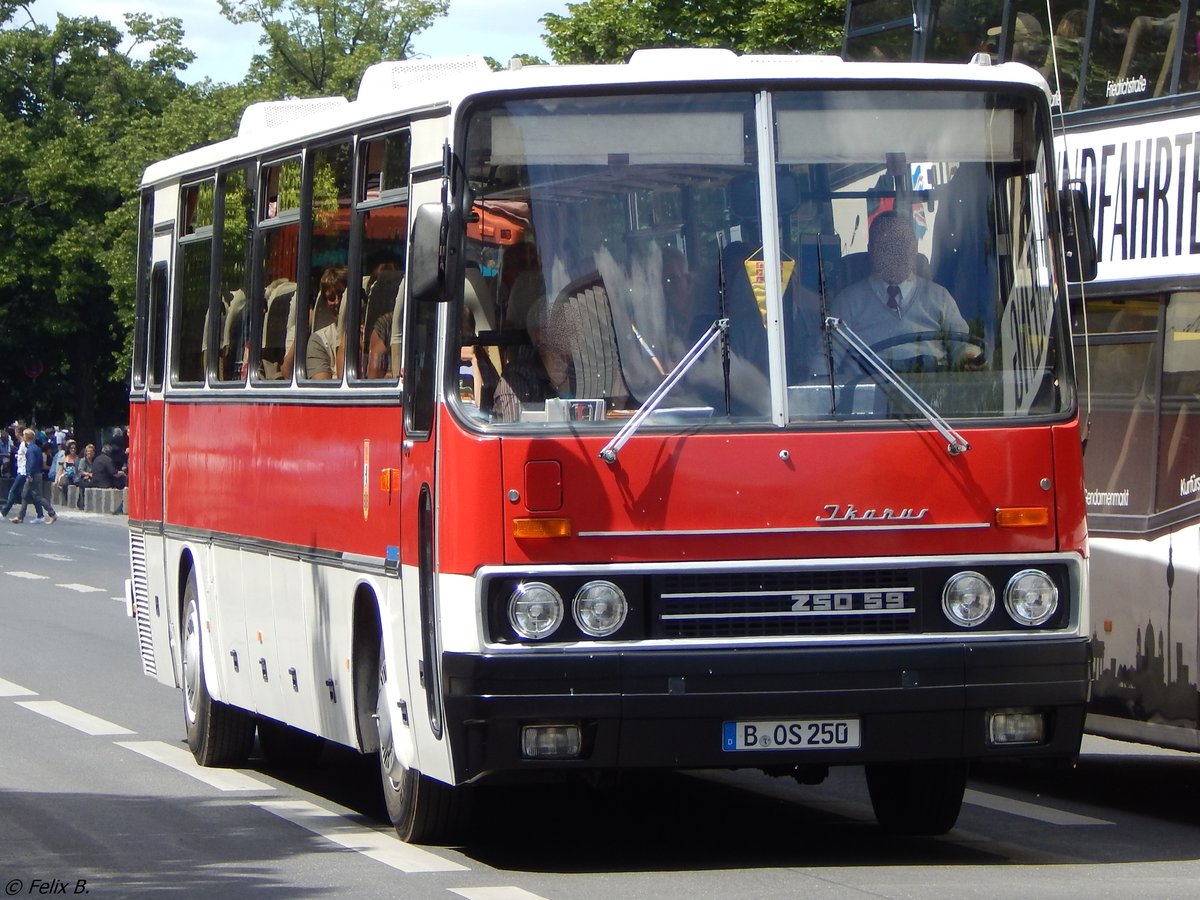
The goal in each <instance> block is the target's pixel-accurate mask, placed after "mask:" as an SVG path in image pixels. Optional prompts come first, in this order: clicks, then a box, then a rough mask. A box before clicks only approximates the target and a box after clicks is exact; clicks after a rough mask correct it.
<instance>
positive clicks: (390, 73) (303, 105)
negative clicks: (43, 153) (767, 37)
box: [142, 48, 1050, 186]
mask: <svg viewBox="0 0 1200 900" xmlns="http://www.w3.org/2000/svg"><path fill="white" fill-rule="evenodd" d="M832 79H836V80H837V81H840V82H847V81H864V82H867V81H870V82H873V83H878V82H891V83H898V84H910V85H913V84H917V83H919V84H924V85H927V86H929V87H936V88H942V89H944V88H947V87H951V86H953V85H956V84H960V85H961V84H979V85H989V84H991V85H996V86H1001V85H1003V86H1008V87H1014V86H1028V87H1033V88H1037V89H1040V90H1041V91H1042V92H1043V93H1044V94H1045V96H1046V97H1047V100H1049V97H1050V90H1049V87H1048V86H1047V84H1046V81H1045V79H1044V78H1042V76H1041V75H1040V73H1038V72H1037V71H1036V70H1034V69H1032V68H1030V67H1029V66H1026V65H1023V64H1021V63H1011V62H1009V63H1003V64H1001V65H998V66H988V65H976V64H971V63H910V62H864V63H853V62H844V61H842V59H841V58H840V57H836V56H798V55H791V56H785V55H773V56H772V55H752V54H747V55H743V56H739V55H737V54H735V53H734V52H733V51H731V50H725V49H720V48H675V49H653V50H638V51H636V52H635V53H634V54H633V56H632V57H630V60H629V62H627V63H622V64H617V65H578V66H576V65H571V66H550V65H544V66H543V65H535V66H523V67H519V68H513V69H508V70H504V71H500V72H493V71H492V70H491V69H490V67H489V66H488V65H487V63H486V62H485V61H484V59H483V58H482V57H450V58H440V59H415V60H403V61H398V62H384V63H378V64H377V65H374V66H372V67H371V68H369V69H368V70H367V71H366V73H365V74H364V75H363V79H362V82H361V83H360V86H359V94H358V97H357V99H355V100H354V101H347V100H346V99H345V98H344V97H323V98H310V99H301V100H283V101H275V102H267V103H256V104H254V105H252V106H250V107H248V108H247V110H246V112H245V113H244V114H243V116H242V120H241V125H240V127H239V129H238V134H237V135H236V136H234V137H232V138H229V139H228V140H225V141H220V142H218V143H215V144H209V145H207V146H204V147H200V148H197V149H195V150H190V151H188V152H186V153H181V154H179V155H178V156H174V157H171V158H170V159H166V160H162V161H160V162H157V163H154V164H152V165H151V166H149V167H148V168H147V169H146V172H145V174H144V176H143V178H142V185H143V186H150V185H154V184H157V183H160V182H167V181H171V180H173V179H176V178H179V177H181V176H184V175H187V174H188V173H190V172H199V171H205V170H209V169H212V168H214V167H217V166H221V165H225V164H229V163H233V162H236V161H238V160H244V159H247V158H250V157H254V156H257V155H259V154H270V153H271V152H272V151H273V150H276V149H282V148H285V147H288V146H292V145H295V144H296V143H298V142H300V141H304V140H308V139H311V138H313V137H318V136H320V135H323V134H331V135H332V134H337V133H341V132H345V131H347V130H350V129H353V128H356V127H362V126H369V125H371V124H372V123H375V122H381V121H385V120H387V119H389V118H392V117H394V116H396V115H398V114H401V113H410V114H411V113H421V112H432V111H437V110H444V111H449V110H450V109H452V108H454V107H456V106H458V105H459V104H460V103H462V102H463V101H464V100H467V99H468V98H472V97H477V96H481V95H484V94H496V93H508V92H518V91H527V90H537V89H539V88H562V87H568V88H570V87H578V88H594V87H605V86H611V87H614V88H617V87H619V88H627V87H631V86H636V85H657V86H659V87H662V86H669V85H672V84H688V83H695V82H699V81H703V82H706V83H709V84H712V83H724V84H737V83H739V82H745V83H753V84H759V83H762V82H763V81H780V80H798V81H828V80H832Z"/></svg>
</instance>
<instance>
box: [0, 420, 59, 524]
mask: <svg viewBox="0 0 1200 900" xmlns="http://www.w3.org/2000/svg"><path fill="white" fill-rule="evenodd" d="M36 438H37V434H36V433H35V432H34V430H33V429H32V428H26V429H25V432H24V434H23V435H22V439H23V440H24V445H23V446H22V447H21V450H20V452H18V453H17V478H16V479H15V480H14V481H13V487H12V490H10V491H9V492H8V500H7V501H5V504H4V512H3V515H5V516H7V515H8V514H9V512H11V511H12V508H13V506H14V505H15V504H16V498H17V497H18V496H19V497H20V498H21V511H20V512H19V513H17V514H16V515H15V516H13V517H12V518H11V519H9V521H10V522H16V523H18V524H19V523H21V522H24V521H25V512H26V510H28V508H29V504H30V503H32V504H33V511H34V513H36V516H35V518H34V520H33V521H34V523H35V524H40V523H42V522H47V523H49V524H50V525H53V524H54V523H55V521H57V520H58V513H56V512H55V511H54V507H53V506H52V505H51V503H50V500H49V498H45V503H43V502H42V501H43V498H42V467H43V465H44V459H43V456H42V448H41V447H39V446H38V445H37V442H36Z"/></svg>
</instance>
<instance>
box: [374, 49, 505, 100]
mask: <svg viewBox="0 0 1200 900" xmlns="http://www.w3.org/2000/svg"><path fill="white" fill-rule="evenodd" d="M491 71H492V68H491V66H489V65H488V64H487V60H485V59H484V58H483V57H482V56H446V57H442V58H440V59H401V60H393V61H391V62H381V63H376V64H375V65H373V66H371V67H370V68H369V69H367V71H365V72H363V77H362V81H361V82H359V85H358V99H359V100H362V99H364V98H366V97H376V96H386V95H388V94H394V93H396V92H397V91H402V90H404V89H405V88H407V87H412V86H413V85H414V84H420V83H421V82H423V81H434V80H436V79H439V78H452V77H454V76H457V75H470V74H476V75H489V74H491Z"/></svg>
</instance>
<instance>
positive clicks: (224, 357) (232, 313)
mask: <svg viewBox="0 0 1200 900" xmlns="http://www.w3.org/2000/svg"><path fill="white" fill-rule="evenodd" d="M253 179H254V176H253V171H252V170H251V171H250V172H249V173H248V172H247V171H246V170H245V169H234V170H233V171H231V172H226V173H225V174H224V175H223V176H222V179H221V190H222V192H223V199H224V209H223V213H222V216H221V221H222V227H221V284H220V293H219V296H218V300H217V302H218V309H219V310H220V315H221V320H220V321H221V325H220V328H219V329H218V331H217V334H218V335H219V337H220V353H219V355H218V356H217V371H216V378H217V380H218V381H226V382H231V381H232V382H242V381H245V380H246V371H245V360H246V353H247V351H248V350H249V340H250V337H249V334H248V329H247V325H248V324H249V320H248V319H247V318H246V298H247V297H248V296H249V291H250V284H249V271H250V269H249V260H250V234H251V221H252V217H251V213H252V211H253V209H254V207H253V199H252V197H251V193H250V185H252V184H253Z"/></svg>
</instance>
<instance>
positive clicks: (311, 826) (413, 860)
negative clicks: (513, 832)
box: [253, 800, 533, 897]
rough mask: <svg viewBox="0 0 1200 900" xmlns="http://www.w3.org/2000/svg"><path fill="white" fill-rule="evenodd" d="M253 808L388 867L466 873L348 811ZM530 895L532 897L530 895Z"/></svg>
mask: <svg viewBox="0 0 1200 900" xmlns="http://www.w3.org/2000/svg"><path fill="white" fill-rule="evenodd" d="M253 802H254V805H255V806H259V807H261V808H263V809H265V810H266V811H267V812H269V813H273V814H274V815H277V816H279V818H281V819H285V820H287V821H288V822H291V823H293V824H294V825H299V826H300V827H301V828H304V829H306V830H308V831H311V832H312V833H313V834H315V835H318V836H320V837H323V838H325V839H326V840H328V841H332V842H333V843H335V844H338V845H340V846H342V847H345V848H346V849H347V850H354V851H355V852H357V853H361V854H363V855H364V856H369V857H370V858H371V859H373V860H376V861H377V862H381V863H383V864H384V865H387V866H391V867H392V868H393V869H397V870H399V871H401V872H408V873H412V872H465V871H469V870H468V869H467V867H466V866H463V865H459V864H458V863H456V862H451V861H450V860H448V859H442V858H441V857H440V856H438V855H436V854H434V853H430V852H429V851H428V850H422V849H421V848H420V847H414V846H412V845H411V844H405V843H403V842H402V841H399V840H397V839H396V836H395V835H394V834H392V833H389V832H385V831H381V830H379V829H375V828H367V827H366V826H363V825H358V824H355V823H354V822H352V821H351V820H350V819H349V818H348V816H350V815H351V812H350V810H342V811H340V812H337V811H334V810H329V809H325V808H324V807H320V806H317V805H316V804H315V803H310V802H309V801H307V800H255V801H253ZM529 896H531V897H532V896H533V895H529Z"/></svg>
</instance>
